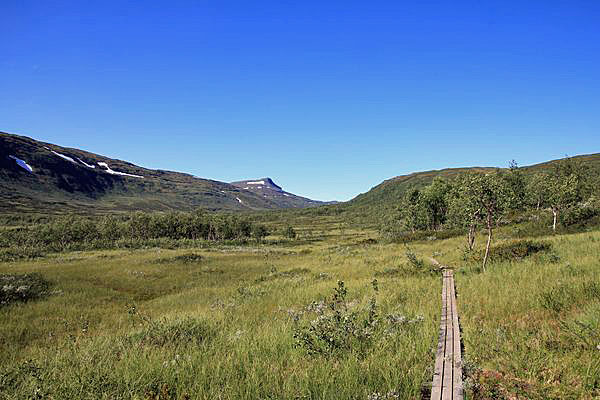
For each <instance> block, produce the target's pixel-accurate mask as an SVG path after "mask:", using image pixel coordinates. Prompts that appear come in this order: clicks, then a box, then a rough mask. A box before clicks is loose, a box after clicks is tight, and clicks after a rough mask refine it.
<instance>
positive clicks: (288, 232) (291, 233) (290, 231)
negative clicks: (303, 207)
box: [283, 225, 298, 239]
mask: <svg viewBox="0 0 600 400" xmlns="http://www.w3.org/2000/svg"><path fill="white" fill-rule="evenodd" d="M297 236H298V235H297V234H296V231H295V230H294V228H293V227H292V226H291V225H288V226H286V227H285V229H284V231H283V237H285V238H288V239H296V237H297Z"/></svg>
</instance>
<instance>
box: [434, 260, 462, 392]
mask: <svg viewBox="0 0 600 400" xmlns="http://www.w3.org/2000/svg"><path fill="white" fill-rule="evenodd" d="M431 399H432V400H452V399H455V400H462V399H463V383H462V357H461V348H460V327H459V322H458V309H457V306H456V288H455V286H454V276H453V273H452V270H449V269H444V270H443V272H442V313H441V318H440V333H439V339H438V347H437V352H436V358H435V365H434V373H433V382H432V388H431Z"/></svg>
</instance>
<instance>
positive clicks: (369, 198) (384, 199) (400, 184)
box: [302, 153, 600, 223]
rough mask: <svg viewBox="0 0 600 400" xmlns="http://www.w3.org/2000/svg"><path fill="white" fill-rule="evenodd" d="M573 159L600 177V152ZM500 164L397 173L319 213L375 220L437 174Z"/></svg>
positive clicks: (536, 168)
mask: <svg viewBox="0 0 600 400" xmlns="http://www.w3.org/2000/svg"><path fill="white" fill-rule="evenodd" d="M573 158H574V159H576V160H578V161H579V162H581V163H582V164H583V165H585V166H587V167H588V168H590V170H591V171H592V174H593V175H594V176H596V177H600V153H594V154H586V155H579V156H574V157H573ZM558 161H559V160H551V161H547V162H543V163H539V164H534V165H530V166H525V167H523V171H524V172H525V174H534V173H537V172H542V171H544V170H548V169H550V168H552V166H553V165H555V164H556V163H557V162H558ZM496 169H498V168H497V167H464V168H446V169H441V170H431V171H423V172H415V173H412V174H408V175H401V176H396V177H394V178H391V179H387V180H385V181H383V182H382V183H380V184H379V185H377V186H375V187H373V188H371V190H369V191H368V192H365V193H362V194H359V195H358V196H356V197H355V198H354V199H352V200H350V201H349V202H347V203H343V204H339V205H336V206H331V207H327V208H326V209H325V210H323V209H320V210H319V211H318V212H319V213H320V214H323V213H325V214H330V215H338V214H348V215H349V216H350V218H351V219H352V220H353V221H362V222H365V223H372V222H375V221H376V220H377V219H378V218H380V217H382V216H385V215H387V214H389V213H390V212H392V211H393V210H394V209H395V208H396V207H397V206H398V205H399V202H400V200H401V199H402V197H403V196H404V194H405V193H406V192H407V191H408V190H410V189H412V188H421V187H425V186H427V185H429V184H430V183H431V182H432V181H433V179H434V178H435V177H438V176H440V177H443V178H447V179H452V178H455V177H457V176H458V175H460V174H463V173H465V172H469V171H482V172H485V171H494V170H496ZM315 212H317V211H316V210H306V211H304V212H302V213H315Z"/></svg>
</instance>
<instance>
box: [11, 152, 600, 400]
mask: <svg viewBox="0 0 600 400" xmlns="http://www.w3.org/2000/svg"><path fill="white" fill-rule="evenodd" d="M567 162H571V160H566V161H565V163H567ZM561 168H563V167H561ZM569 168H571V169H569ZM560 171H561V172H560V173H558V172H557V175H556V176H557V178H556V179H557V182H563V183H565V186H564V190H565V191H567V192H569V193H571V192H572V191H573V190H574V191H575V193H576V195H575V196H572V195H571V194H569V195H566V196H565V197H564V198H565V199H568V201H567V200H564V201H563V200H561V203H560V207H559V208H558V210H559V212H558V213H557V214H556V223H555V221H554V220H555V214H554V213H553V212H552V211H549V210H550V208H551V207H553V204H558V203H556V201H555V200H554V197H552V196H554V195H551V194H550V192H549V191H548V189H547V188H546V187H544V188H543V189H536V187H541V186H543V185H540V184H539V182H540V181H541V182H545V178H541V177H540V176H535V175H527V174H523V173H522V171H521V170H520V169H519V168H518V167H517V166H516V165H513V166H512V168H511V169H509V170H508V171H506V170H503V171H485V172H482V173H474V174H469V175H463V176H459V177H457V178H456V179H436V180H435V181H432V183H431V185H429V186H427V185H426V186H424V187H421V188H413V189H414V190H411V191H410V192H407V193H408V194H407V195H406V197H404V198H398V204H397V205H398V212H397V214H394V215H392V216H391V218H386V219H385V220H384V222H383V223H382V226H381V227H380V228H379V229H377V227H376V226H374V224H364V223H363V222H362V221H360V223H356V221H354V220H351V219H349V218H347V215H344V214H339V213H337V212H332V211H331V210H333V208H331V207H324V208H321V207H319V208H315V209H312V210H301V211H289V212H270V213H254V214H248V215H225V214H212V213H203V212H197V213H161V214H154V213H153V214H141V213H138V214H133V215H117V216H114V215H113V216H87V217H52V218H44V219H43V220H27V219H25V218H22V219H19V220H18V221H13V223H11V224H7V225H6V226H5V227H4V228H2V230H1V231H0V254H2V262H0V284H1V287H0V290H1V291H2V292H1V293H0V294H1V297H0V299H1V304H0V321H1V323H0V337H1V338H2V339H1V340H0V365H2V368H1V369H0V399H19V398H23V399H28V398H54V399H66V398H94V399H95V398H111V399H112V398H115V399H129V398H137V399H215V398H221V399H255V398H281V399H289V398H298V399H300V398H310V399H396V398H400V399H408V398H421V397H422V396H427V393H428V391H429V388H428V385H429V384H430V382H431V378H432V371H433V361H434V355H435V348H436V344H437V339H438V328H439V318H440V290H441V279H440V274H439V270H437V268H438V267H437V266H435V265H430V264H429V262H428V258H429V257H433V258H435V259H437V260H438V261H440V262H441V263H442V264H444V265H449V266H451V267H453V268H455V280H456V285H457V292H458V295H459V297H458V307H459V313H460V318H461V319H460V322H461V327H462V329H463V341H464V358H465V362H466V365H465V377H464V378H465V383H466V388H467V395H468V396H469V398H473V399H492V398H528V399H548V398H582V399H592V398H597V397H598V396H600V361H599V360H600V258H599V254H600V252H599V251H598V250H599V245H600V232H599V231H598V227H599V226H600V221H599V217H600V204H599V203H598V200H597V199H598V186H597V185H596V184H594V183H593V180H594V179H596V178H595V177H594V176H593V175H590V174H589V173H587V172H586V171H585V170H584V169H583V168H579V166H577V165H573V166H570V167H564V168H563V169H561V170H560ZM565 171H576V172H565ZM552 173H553V172H552ZM573 176H577V179H575V178H573ZM536 182H537V183H536ZM575 183H576V184H577V185H576V188H575V189H573V186H572V185H575ZM553 189H556V187H553ZM553 226H555V229H553ZM492 232H493V236H492ZM465 237H466V238H467V240H466V241H465Z"/></svg>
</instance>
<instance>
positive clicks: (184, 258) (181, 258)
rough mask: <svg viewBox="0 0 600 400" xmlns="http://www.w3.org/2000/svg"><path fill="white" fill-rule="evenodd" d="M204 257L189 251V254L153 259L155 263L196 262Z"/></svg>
mask: <svg viewBox="0 0 600 400" xmlns="http://www.w3.org/2000/svg"><path fill="white" fill-rule="evenodd" d="M204 260H205V258H204V256H203V255H201V254H196V253H189V254H181V255H178V256H174V257H165V258H159V259H158V260H156V261H155V263H157V264H171V263H181V264H196V263H199V262H202V261H204Z"/></svg>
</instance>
